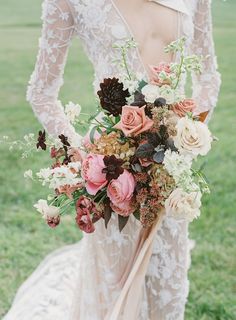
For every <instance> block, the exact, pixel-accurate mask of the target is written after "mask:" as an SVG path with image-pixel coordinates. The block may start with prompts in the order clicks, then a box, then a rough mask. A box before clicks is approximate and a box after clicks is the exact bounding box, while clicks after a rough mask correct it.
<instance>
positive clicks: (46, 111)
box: [27, 0, 220, 145]
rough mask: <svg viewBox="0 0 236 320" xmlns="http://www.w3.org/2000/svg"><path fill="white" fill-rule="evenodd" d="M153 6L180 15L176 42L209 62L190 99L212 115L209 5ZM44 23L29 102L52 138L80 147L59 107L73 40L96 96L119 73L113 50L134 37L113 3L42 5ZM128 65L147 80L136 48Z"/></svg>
mask: <svg viewBox="0 0 236 320" xmlns="http://www.w3.org/2000/svg"><path fill="white" fill-rule="evenodd" d="M154 2H157V3H159V4H163V5H166V6H169V7H171V8H172V9H175V10H177V11H179V23H180V28H179V30H180V31H179V36H181V35H186V36H187V38H188V46H187V50H188V51H189V52H192V53H195V54H202V55H204V56H207V59H206V60H205V61H204V72H203V74H202V75H200V76H198V77H196V76H193V97H194V98H195V99H196V100H197V102H198V108H199V111H205V110H210V111H211V112H210V113H212V111H213V108H214V107H215V105H216V101H217V96H218V92H219V86H220V76H219V74H218V72H217V65H216V58H215V53H214V45H213V40H212V21H211V13H210V0H198V1H196V0H179V1H176V0H155V1H154ZM178 2H179V3H178ZM183 6H184V10H183ZM42 20H43V30H42V37H41V39H40V42H39V47H40V50H39V53H38V57H37V62H36V66H35V70H34V72H33V74H32V76H31V80H30V84H29V88H28V92H27V99H28V101H29V102H30V103H31V105H32V107H33V110H34V112H35V114H36V116H37V117H38V118H39V120H40V121H41V123H42V124H43V126H44V127H45V128H46V130H47V131H48V132H49V133H50V134H52V135H54V136H57V135H59V134H60V133H64V134H65V135H66V136H68V137H69V138H70V140H71V141H72V143H73V144H74V145H78V144H79V141H80V136H79V135H78V134H77V133H76V132H75V130H74V128H73V126H72V125H71V124H70V123H69V121H68V119H67V118H66V116H65V114H64V111H63V108H62V106H61V104H60V103H59V101H58V93H59V89H60V87H61V85H62V84H63V70H64V66H65V63H66V59H67V53H68V48H69V46H70V43H71V40H72V38H74V37H76V36H77V37H79V38H80V40H81V42H82V44H83V47H84V49H85V51H86V53H87V56H88V58H89V59H90V60H91V62H92V64H93V67H94V72H95V78H94V90H95V91H96V90H97V89H98V85H99V82H100V81H101V80H102V79H103V78H105V77H111V76H114V75H116V76H119V74H120V72H121V70H119V67H118V66H117V65H116V64H114V60H115V59H117V54H118V52H117V50H116V49H115V48H113V45H114V44H116V43H121V42H122V41H125V40H126V39H128V38H131V37H133V34H132V31H131V29H130V27H129V25H128V23H127V22H126V21H125V19H124V18H123V17H122V15H121V13H120V11H119V9H118V8H117V7H116V5H115V3H114V1H112V0H45V1H44V3H43V14H42ZM128 60H129V61H128V63H129V66H130V67H131V68H132V71H134V72H135V73H139V74H142V75H143V77H144V78H146V77H147V72H146V70H145V67H144V64H143V63H142V59H141V56H140V52H139V47H138V46H137V48H133V49H131V50H130V54H129V56H128ZM209 117H210V116H209ZM209 117H208V119H209Z"/></svg>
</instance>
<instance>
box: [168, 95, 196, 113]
mask: <svg viewBox="0 0 236 320" xmlns="http://www.w3.org/2000/svg"><path fill="white" fill-rule="evenodd" d="M196 107H197V106H196V103H195V101H194V100H193V99H185V100H183V101H180V102H178V103H175V104H174V105H173V107H172V110H173V111H174V112H175V113H176V114H177V115H178V116H179V117H184V116H185V115H186V114H187V113H188V112H193V111H194V110H195V109H196Z"/></svg>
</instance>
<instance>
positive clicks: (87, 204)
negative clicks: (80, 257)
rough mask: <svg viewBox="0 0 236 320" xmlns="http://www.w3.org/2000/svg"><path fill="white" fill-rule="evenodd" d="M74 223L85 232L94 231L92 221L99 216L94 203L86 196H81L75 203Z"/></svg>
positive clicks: (96, 219)
mask: <svg viewBox="0 0 236 320" xmlns="http://www.w3.org/2000/svg"><path fill="white" fill-rule="evenodd" d="M76 213H77V215H76V218H75V220H76V223H77V225H78V227H79V228H80V229H81V230H82V231H84V232H86V233H92V232H94V231H95V227H94V224H93V223H94V222H96V221H98V220H99V219H100V218H101V215H100V214H99V212H98V210H97V209H96V207H95V204H94V203H93V202H92V201H91V200H90V199H89V198H87V197H84V196H81V197H80V198H79V199H78V201H77V203H76Z"/></svg>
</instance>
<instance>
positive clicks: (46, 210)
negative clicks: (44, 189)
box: [34, 199, 60, 219]
mask: <svg viewBox="0 0 236 320" xmlns="http://www.w3.org/2000/svg"><path fill="white" fill-rule="evenodd" d="M34 207H35V208H36V209H37V211H38V212H39V213H41V214H42V216H43V218H45V219H47V218H48V217H49V218H54V217H58V216H59V215H60V211H59V208H57V207H55V206H51V205H48V203H47V201H46V200H43V199H40V200H39V201H38V202H37V203H36V204H35V205H34Z"/></svg>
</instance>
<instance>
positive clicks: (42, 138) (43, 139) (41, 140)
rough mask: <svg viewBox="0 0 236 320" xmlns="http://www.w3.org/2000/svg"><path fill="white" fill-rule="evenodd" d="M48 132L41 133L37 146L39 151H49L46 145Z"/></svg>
mask: <svg viewBox="0 0 236 320" xmlns="http://www.w3.org/2000/svg"><path fill="white" fill-rule="evenodd" d="M45 142H46V132H45V130H44V131H41V130H40V131H39V134H38V142H37V144H36V146H37V149H39V148H41V149H42V150H44V151H45V150H46V149H47V145H46V143H45Z"/></svg>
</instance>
